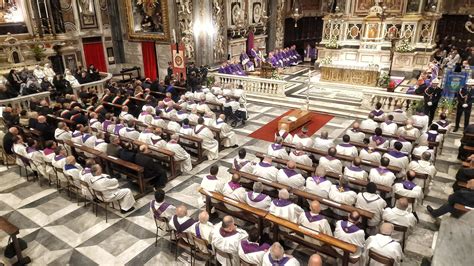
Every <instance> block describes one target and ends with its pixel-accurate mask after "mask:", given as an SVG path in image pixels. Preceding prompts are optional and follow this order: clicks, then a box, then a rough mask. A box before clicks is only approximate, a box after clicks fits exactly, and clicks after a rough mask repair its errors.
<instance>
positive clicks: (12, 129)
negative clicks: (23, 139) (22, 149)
mask: <svg viewBox="0 0 474 266" xmlns="http://www.w3.org/2000/svg"><path fill="white" fill-rule="evenodd" d="M8 132H10V133H11V134H13V135H18V128H16V127H11V128H9V129H8Z"/></svg>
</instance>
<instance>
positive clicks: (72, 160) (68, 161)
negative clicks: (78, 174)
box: [66, 156, 76, 164]
mask: <svg viewBox="0 0 474 266" xmlns="http://www.w3.org/2000/svg"><path fill="white" fill-rule="evenodd" d="M66 164H76V158H74V156H68V157H66Z"/></svg>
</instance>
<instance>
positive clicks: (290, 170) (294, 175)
mask: <svg viewBox="0 0 474 266" xmlns="http://www.w3.org/2000/svg"><path fill="white" fill-rule="evenodd" d="M277 182H278V183H281V184H283V185H287V186H289V187H292V188H297V189H302V188H303V187H304V183H305V179H304V177H303V176H302V175H301V174H300V173H299V172H298V171H296V164H295V162H293V161H288V162H287V164H286V167H283V168H281V169H280V170H278V174H277Z"/></svg>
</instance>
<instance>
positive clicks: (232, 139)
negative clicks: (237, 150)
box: [213, 114, 237, 147]
mask: <svg viewBox="0 0 474 266" xmlns="http://www.w3.org/2000/svg"><path fill="white" fill-rule="evenodd" d="M213 126H214V127H215V128H218V129H220V130H221V132H220V136H221V140H222V145H224V147H236V144H237V137H236V135H235V132H234V131H233V130H232V127H231V126H229V125H228V124H227V123H226V122H225V115H224V114H220V115H219V118H217V120H216V122H215V123H214V125H213Z"/></svg>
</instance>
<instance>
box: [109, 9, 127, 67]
mask: <svg viewBox="0 0 474 266" xmlns="http://www.w3.org/2000/svg"><path fill="white" fill-rule="evenodd" d="M107 6H108V9H109V20H110V33H111V34H112V46H113V48H114V57H115V63H116V64H120V63H124V62H125V52H124V50H123V33H122V27H121V25H122V23H121V21H120V12H119V1H116V0H107ZM125 16H126V14H125Z"/></svg>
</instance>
